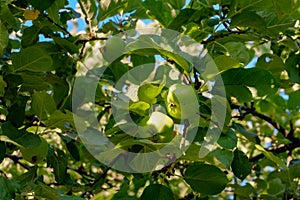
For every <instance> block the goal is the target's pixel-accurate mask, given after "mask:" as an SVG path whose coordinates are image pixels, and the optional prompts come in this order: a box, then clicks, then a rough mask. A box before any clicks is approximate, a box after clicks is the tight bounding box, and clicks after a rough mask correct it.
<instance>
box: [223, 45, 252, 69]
mask: <svg viewBox="0 0 300 200" xmlns="http://www.w3.org/2000/svg"><path fill="white" fill-rule="evenodd" d="M224 46H225V47H226V50H227V51H228V53H229V54H230V56H231V57H232V58H233V59H234V60H236V61H239V62H241V63H244V64H247V63H248V62H249V61H250V60H251V59H252V57H251V55H250V54H251V52H250V51H249V50H248V49H247V47H246V46H245V44H243V43H242V42H227V43H226V44H224Z"/></svg>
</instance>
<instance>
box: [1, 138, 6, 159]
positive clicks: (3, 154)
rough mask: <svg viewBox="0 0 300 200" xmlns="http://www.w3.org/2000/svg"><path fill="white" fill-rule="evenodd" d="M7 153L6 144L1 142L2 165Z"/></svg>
mask: <svg viewBox="0 0 300 200" xmlns="http://www.w3.org/2000/svg"><path fill="white" fill-rule="evenodd" d="M5 153H6V145H5V142H2V141H0V164H1V163H2V161H3V160H4V158H5Z"/></svg>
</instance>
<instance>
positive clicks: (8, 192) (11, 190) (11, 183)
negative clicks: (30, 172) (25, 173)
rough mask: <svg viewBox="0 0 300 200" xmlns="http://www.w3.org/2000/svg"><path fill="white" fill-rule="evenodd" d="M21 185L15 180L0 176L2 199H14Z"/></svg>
mask: <svg viewBox="0 0 300 200" xmlns="http://www.w3.org/2000/svg"><path fill="white" fill-rule="evenodd" d="M19 189H20V185H19V184H18V183H17V181H15V180H9V179H7V178H5V177H4V176H0V199H3V200H10V199H14V197H15V194H16V192H17V190H19Z"/></svg>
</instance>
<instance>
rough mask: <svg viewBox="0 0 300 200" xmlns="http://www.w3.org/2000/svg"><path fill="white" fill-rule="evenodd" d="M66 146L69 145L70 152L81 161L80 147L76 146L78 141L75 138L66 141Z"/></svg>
mask: <svg viewBox="0 0 300 200" xmlns="http://www.w3.org/2000/svg"><path fill="white" fill-rule="evenodd" d="M66 146H67V149H68V151H69V152H70V154H71V156H72V157H73V158H74V159H75V160H77V161H79V160H80V154H79V151H78V148H77V146H76V142H75V141H74V140H71V141H69V142H66Z"/></svg>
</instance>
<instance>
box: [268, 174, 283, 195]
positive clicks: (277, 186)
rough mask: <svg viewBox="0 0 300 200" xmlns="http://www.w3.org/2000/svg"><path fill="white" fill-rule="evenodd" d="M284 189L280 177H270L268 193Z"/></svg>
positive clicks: (276, 192)
mask: <svg viewBox="0 0 300 200" xmlns="http://www.w3.org/2000/svg"><path fill="white" fill-rule="evenodd" d="M284 191H285V185H284V184H283V183H282V182H281V179H280V178H275V179H272V180H271V181H270V182H269V188H268V193H269V194H272V195H278V194H282V193H284Z"/></svg>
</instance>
